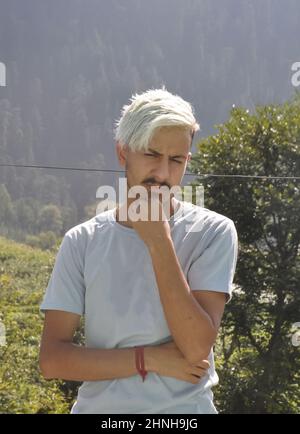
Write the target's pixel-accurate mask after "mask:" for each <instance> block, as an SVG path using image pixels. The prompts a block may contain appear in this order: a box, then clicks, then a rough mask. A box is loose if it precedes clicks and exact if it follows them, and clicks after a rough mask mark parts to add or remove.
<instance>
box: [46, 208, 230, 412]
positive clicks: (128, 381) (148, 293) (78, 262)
mask: <svg viewBox="0 0 300 434" xmlns="http://www.w3.org/2000/svg"><path fill="white" fill-rule="evenodd" d="M169 224H170V227H171V236H172V240H173V243H174V246H175V250H176V254H177V257H178V259H179V262H180V265H181V267H182V270H183V272H184V275H185V277H186V279H187V282H188V284H189V287H190V289H191V290H201V289H202V290H210V291H220V292H224V293H226V294H228V299H227V303H228V301H229V300H230V299H231V294H232V282H233V277H234V272H235V268H236V262H237V251H238V237H237V232H236V228H235V225H234V223H233V221H232V220H231V219H229V218H228V217H226V216H223V215H221V214H219V213H216V212H214V211H211V210H209V209H206V208H203V207H200V206H197V205H194V204H192V203H190V202H184V201H180V206H179V208H178V210H177V211H176V213H175V214H174V215H173V216H172V217H171V218H170V220H169ZM40 308H41V310H42V311H44V310H47V309H54V310H63V311H67V312H74V313H77V314H80V315H84V316H85V345H86V347H89V348H103V349H105V348H128V347H133V346H136V345H137V346H138V345H157V344H160V343H163V342H168V341H170V340H173V337H172V335H171V333H170V330H169V327H168V324H167V321H166V318H165V315H164V310H163V307H162V304H161V301H160V295H159V289H158V286H157V283H156V278H155V273H154V270H153V266H152V261H151V257H150V253H149V251H148V248H147V246H146V244H145V243H144V241H143V240H142V239H141V238H140V237H139V235H138V234H137V232H136V231H135V230H134V229H132V228H129V227H126V226H124V225H122V224H121V223H119V222H117V221H116V219H115V208H114V209H111V210H108V211H105V212H102V213H100V214H98V215H96V216H95V217H93V218H91V219H90V220H88V221H86V222H83V223H81V224H79V225H77V226H74V227H73V228H71V229H69V230H68V231H67V232H66V233H65V235H64V238H63V241H62V243H61V245H60V248H59V251H58V254H57V257H56V261H55V265H54V268H53V271H52V275H51V277H50V280H49V283H48V286H47V289H46V293H45V296H44V300H43V302H42V304H41V306H40ZM208 360H209V362H210V368H209V370H208V372H207V374H206V375H205V376H204V377H202V379H201V380H200V382H199V383H198V384H192V383H189V382H186V381H183V380H178V379H176V378H173V377H167V376H162V375H158V374H156V373H153V372H149V373H148V375H147V377H146V379H145V381H144V382H143V381H142V378H141V376H140V375H139V374H138V373H137V374H136V375H133V376H131V377H127V378H117V379H113V380H105V381H85V382H83V383H82V385H81V386H80V387H79V390H78V396H77V400H76V402H75V403H74V405H73V407H72V411H71V413H96V414H104V413H120V414H122V413H129V414H138V413H155V414H160V413H192V414H195V413H217V410H216V408H215V407H214V404H213V392H212V390H211V388H212V386H214V385H216V384H217V383H218V380H219V378H218V375H217V373H216V371H215V366H214V355H213V350H212V351H211V353H210V355H209V358H208Z"/></svg>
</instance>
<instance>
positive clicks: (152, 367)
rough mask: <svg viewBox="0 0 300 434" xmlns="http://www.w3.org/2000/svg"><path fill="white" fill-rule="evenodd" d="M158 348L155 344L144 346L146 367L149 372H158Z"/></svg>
mask: <svg viewBox="0 0 300 434" xmlns="http://www.w3.org/2000/svg"><path fill="white" fill-rule="evenodd" d="M156 350H157V348H156V347H155V346H151V345H148V346H146V347H144V363H145V369H146V371H148V372H155V373H157V366H156V365H157V364H156V357H155V355H156Z"/></svg>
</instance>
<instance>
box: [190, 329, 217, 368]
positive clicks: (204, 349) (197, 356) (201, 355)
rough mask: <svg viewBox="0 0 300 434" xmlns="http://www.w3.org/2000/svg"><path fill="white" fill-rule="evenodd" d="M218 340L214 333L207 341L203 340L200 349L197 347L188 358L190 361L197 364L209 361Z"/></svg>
mask: <svg viewBox="0 0 300 434" xmlns="http://www.w3.org/2000/svg"><path fill="white" fill-rule="evenodd" d="M216 338H217V334H216V333H214V332H213V333H212V334H211V336H209V337H206V339H205V340H204V339H203V340H202V342H201V344H200V345H198V347H196V346H195V347H194V351H193V352H192V353H191V354H189V355H188V356H187V359H188V361H189V362H190V363H191V364H195V363H197V362H199V361H201V360H207V359H208V357H209V355H210V353H211V350H212V348H213V346H214V345H215V341H216Z"/></svg>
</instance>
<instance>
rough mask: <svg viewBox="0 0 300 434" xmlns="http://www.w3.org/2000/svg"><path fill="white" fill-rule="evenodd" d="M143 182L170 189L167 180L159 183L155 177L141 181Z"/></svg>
mask: <svg viewBox="0 0 300 434" xmlns="http://www.w3.org/2000/svg"><path fill="white" fill-rule="evenodd" d="M143 184H156V185H159V186H160V187H163V186H166V187H168V188H169V189H171V186H170V185H169V184H168V183H167V182H163V183H160V182H157V181H155V179H152V178H150V179H147V180H146V181H144V182H143Z"/></svg>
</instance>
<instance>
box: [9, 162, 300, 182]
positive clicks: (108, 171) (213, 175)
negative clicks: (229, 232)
mask: <svg viewBox="0 0 300 434" xmlns="http://www.w3.org/2000/svg"><path fill="white" fill-rule="evenodd" d="M0 167H23V168H33V169H56V170H77V171H84V172H106V173H125V171H124V170H117V169H94V168H89V169H88V168H84V167H62V166H40V165H33V164H9V163H0ZM184 176H195V177H198V178H199V177H200V178H210V177H219V178H257V179H268V180H271V179H286V180H300V176H267V175H241V174H232V175H230V174H216V173H185V174H184Z"/></svg>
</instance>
